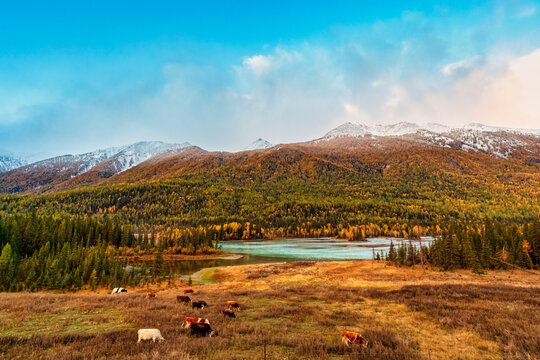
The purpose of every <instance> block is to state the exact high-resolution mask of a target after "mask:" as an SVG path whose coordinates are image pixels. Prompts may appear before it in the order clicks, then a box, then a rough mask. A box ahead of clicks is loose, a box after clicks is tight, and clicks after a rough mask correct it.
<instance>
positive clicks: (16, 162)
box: [0, 152, 27, 173]
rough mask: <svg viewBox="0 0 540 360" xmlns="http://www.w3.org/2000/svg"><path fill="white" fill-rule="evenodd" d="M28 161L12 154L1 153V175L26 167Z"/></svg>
mask: <svg viewBox="0 0 540 360" xmlns="http://www.w3.org/2000/svg"><path fill="white" fill-rule="evenodd" d="M26 163H27V161H26V160H25V159H23V158H22V157H20V156H17V155H14V154H11V153H7V152H5V153H0V173H3V172H6V171H9V170H12V169H15V168H18V167H20V166H23V165H26Z"/></svg>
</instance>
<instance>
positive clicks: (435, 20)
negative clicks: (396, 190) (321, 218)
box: [0, 0, 540, 158]
mask: <svg viewBox="0 0 540 360" xmlns="http://www.w3.org/2000/svg"><path fill="white" fill-rule="evenodd" d="M335 3H337V4H331V2H328V1H317V0H311V1H292V0H289V1H241V0H235V1H225V0H223V1H206V0H198V1H160V2H155V1H154V2H150V1H134V0H131V1H121V0H120V1H99V0H97V1H87V2H76V1H54V0H52V1H47V2H45V1H24V0H20V1H12V2H8V1H0V151H4V152H13V153H23V154H27V155H28V156H33V157H41V158H43V157H47V156H53V155H60V154H68V153H72V154H73V153H82V152H86V151H91V150H95V149H98V148H105V147H111V146H118V145H123V144H129V143H133V142H137V141H145V140H159V141H165V142H172V143H181V142H185V141H188V142H190V143H192V144H194V145H198V146H200V147H202V148H204V149H208V150H226V151H237V150H240V149H242V148H244V147H245V146H246V145H248V144H249V143H251V142H252V141H253V140H255V139H256V138H259V137H262V138H264V139H266V140H268V141H270V142H271V143H290V142H297V141H305V140H311V139H314V138H318V137H321V136H323V135H324V134H325V133H326V132H328V131H329V130H331V129H332V128H334V127H336V126H338V125H340V124H342V123H344V122H347V121H353V122H361V123H370V124H389V123H395V122H400V121H410V122H416V123H425V122H438V123H441V124H446V125H452V126H459V125H463V124H467V123H471V122H480V123H484V124H488V125H495V126H507V127H523V128H540V13H539V11H540V3H539V2H535V1H525V0H524V1H521V0H516V1H511V0H510V1H477V0H467V1H459V0H454V1H447V2H444V1H437V2H429V1H380V0H379V1H357V0H355V1H345V0H344V1H336V2H335Z"/></svg>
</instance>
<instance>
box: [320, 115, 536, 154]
mask: <svg viewBox="0 0 540 360" xmlns="http://www.w3.org/2000/svg"><path fill="white" fill-rule="evenodd" d="M366 136H367V137H369V138H372V137H402V138H403V137H406V138H412V139H415V140H418V141H423V142H427V143H430V144H432V145H437V146H442V147H451V148H457V149H461V150H465V151H478V152H486V153H489V154H491V155H493V156H495V157H499V158H507V157H509V156H510V155H512V153H513V152H514V150H516V149H517V148H519V147H523V146H526V145H533V146H538V145H540V130H534V129H510V128H502V127H494V126H487V125H483V124H478V123H472V124H467V125H465V126H462V127H449V126H445V125H441V124H437V123H427V124H415V123H408V122H400V123H397V124H391V125H367V124H358V123H350V122H349V123H345V124H343V125H340V126H338V127H336V128H335V129H333V130H331V131H329V132H328V133H327V134H326V135H325V136H323V137H322V138H321V139H319V140H316V142H324V141H331V140H337V139H340V138H351V137H352V138H364V137H366Z"/></svg>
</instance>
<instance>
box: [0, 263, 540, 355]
mask: <svg viewBox="0 0 540 360" xmlns="http://www.w3.org/2000/svg"><path fill="white" fill-rule="evenodd" d="M212 276H213V279H214V280H215V281H216V282H215V284H212V285H204V286H194V287H193V288H194V290H195V295H194V296H193V298H194V299H196V300H198V299H203V300H205V301H207V302H208V303H209V305H210V306H209V307H208V308H206V309H204V310H202V311H197V310H191V308H190V307H188V306H185V305H177V304H175V301H174V299H175V297H176V295H180V294H182V291H181V289H182V287H181V286H180V287H178V288H153V289H151V291H154V292H157V297H156V298H155V299H146V297H145V296H144V293H145V292H146V289H129V290H130V291H129V294H128V295H120V296H113V295H109V294H108V293H107V292H106V291H105V290H103V291H102V292H101V293H98V294H89V293H77V294H52V293H36V294H29V293H15V294H8V293H2V294H0V326H1V327H0V358H3V359H32V358H43V359H55V360H61V359H220V360H221V359H263V358H264V347H265V345H266V352H267V359H404V360H406V359H433V360H435V359H540V276H538V275H536V276H535V275H532V274H527V273H523V272H517V271H516V272H510V271H497V272H490V273H489V274H487V275H475V274H472V273H470V272H465V271H463V272H462V271H460V272H451V273H444V272H440V271H437V270H428V271H426V272H425V273H423V272H422V270H421V269H408V268H406V269H405V268H395V267H390V266H385V265H384V264H383V263H378V264H375V266H374V268H373V269H372V264H371V262H369V261H346V262H295V263H284V264H270V265H248V266H237V267H226V268H220V269H219V270H218V271H216V272H215V273H214V274H213V275H212ZM227 300H235V301H237V302H239V303H240V304H241V305H242V308H241V311H240V312H238V313H237V315H238V318H237V319H236V320H234V319H224V318H223V317H222V316H220V314H219V310H221V309H223V308H224V307H225V303H226V301H227ZM186 316H197V317H199V316H200V317H205V318H208V319H209V320H210V323H211V325H212V327H213V328H214V329H215V330H216V331H218V333H219V336H217V337H212V338H196V337H192V336H190V334H189V333H188V332H186V331H185V330H183V329H181V323H182V321H183V319H184V317H186ZM139 328H159V329H160V330H161V333H162V334H163V336H164V337H165V339H166V340H165V341H164V342H163V343H141V344H139V345H137V329H139ZM343 330H352V331H358V332H360V333H362V334H363V335H364V337H365V338H366V339H367V340H368V341H369V346H368V347H367V349H362V348H360V347H355V346H351V347H346V346H345V345H343V344H342V343H341V335H340V333H341V331H343Z"/></svg>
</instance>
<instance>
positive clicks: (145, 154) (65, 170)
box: [0, 141, 191, 192]
mask: <svg viewBox="0 0 540 360" xmlns="http://www.w3.org/2000/svg"><path fill="white" fill-rule="evenodd" d="M190 146H191V144H189V143H187V142H186V143H182V144H167V143H164V142H161V141H143V142H138V143H134V144H130V145H125V146H120V147H111V148H107V149H100V150H96V151H92V152H88V153H84V154H79V155H62V156H57V157H54V158H50V159H45V160H41V161H38V162H35V163H32V164H28V165H23V166H20V167H17V168H15V169H11V170H10V171H7V172H4V173H2V174H0V175H1V176H0V184H1V183H5V182H6V179H7V180H8V181H7V182H8V183H11V185H8V188H10V190H11V191H9V192H24V191H29V190H38V189H42V188H43V191H48V190H51V189H52V188H54V187H56V186H58V185H59V184H61V183H63V182H66V181H69V180H70V179H72V178H75V177H78V176H81V175H83V174H87V173H89V172H96V173H98V175H97V176H95V178H108V177H111V176H114V175H116V174H118V173H120V172H122V171H125V170H127V169H130V168H132V167H133V166H137V165H138V164H140V163H141V162H143V161H146V160H148V159H150V158H152V157H155V156H157V155H161V154H164V153H174V152H177V151H181V150H183V149H186V148H188V147H190ZM10 179H11V180H14V181H11V182H10V181H9V180H10ZM2 190H5V189H2V186H1V185H0V191H2Z"/></svg>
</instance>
